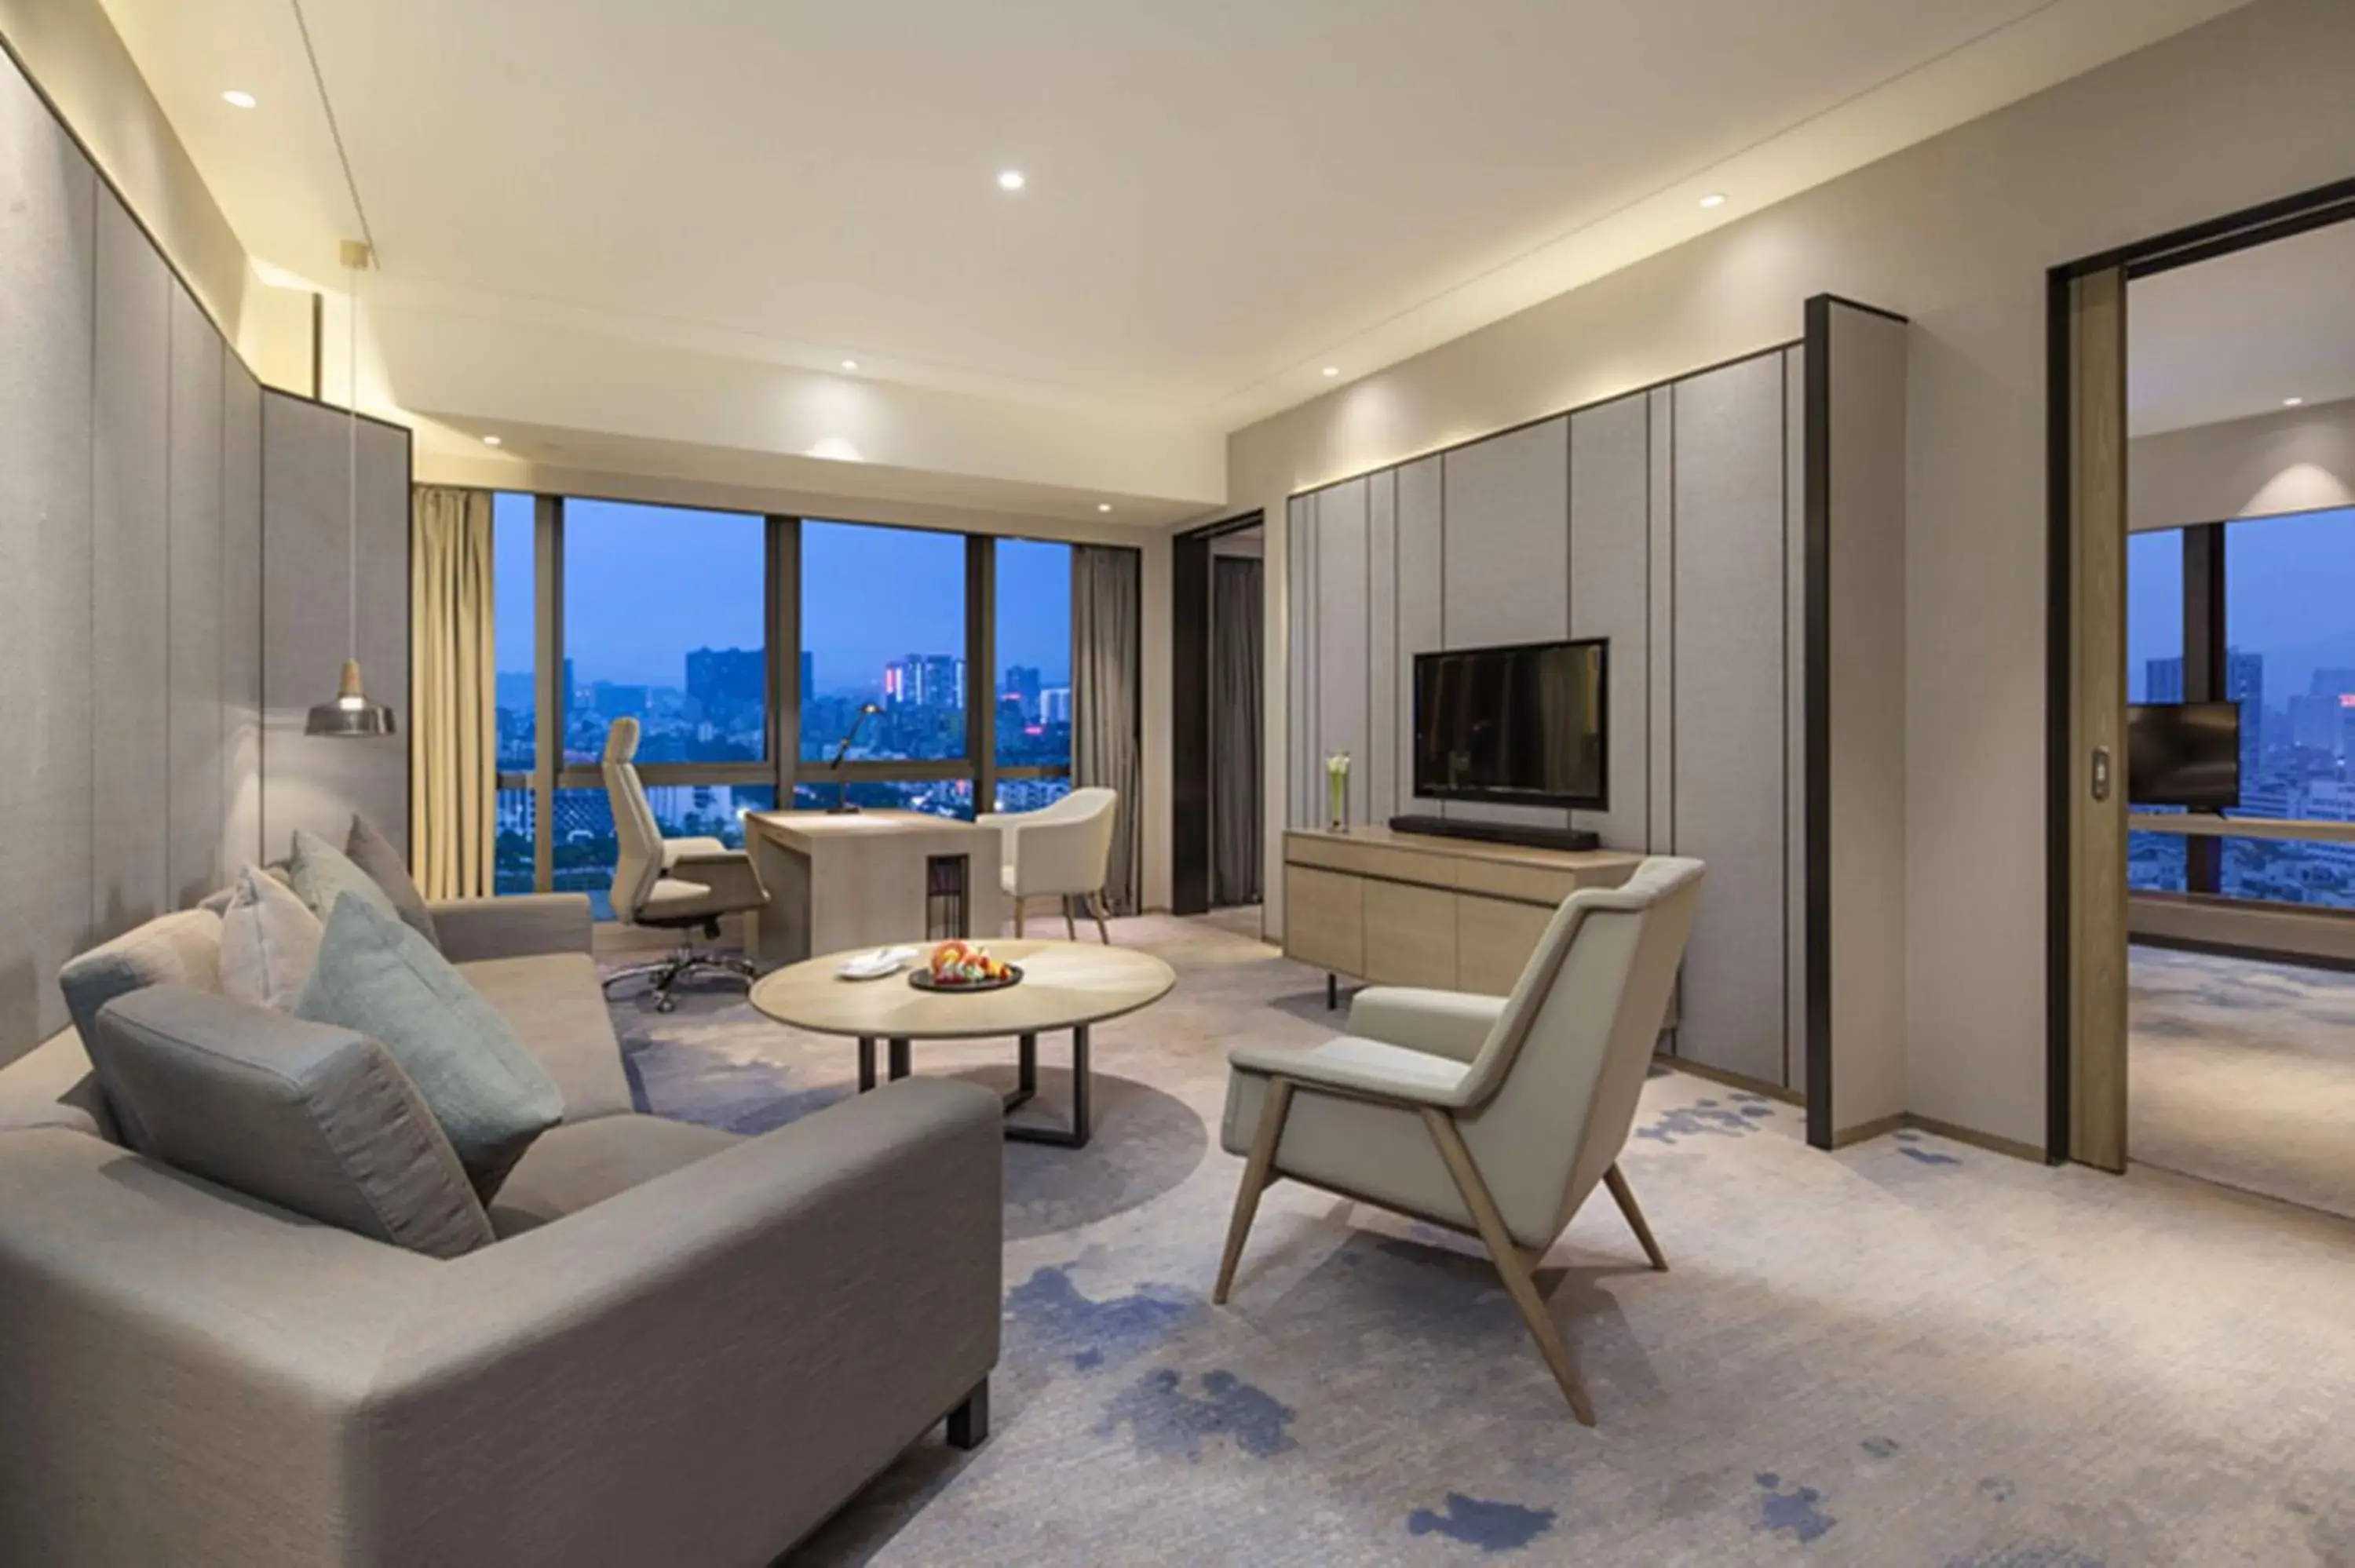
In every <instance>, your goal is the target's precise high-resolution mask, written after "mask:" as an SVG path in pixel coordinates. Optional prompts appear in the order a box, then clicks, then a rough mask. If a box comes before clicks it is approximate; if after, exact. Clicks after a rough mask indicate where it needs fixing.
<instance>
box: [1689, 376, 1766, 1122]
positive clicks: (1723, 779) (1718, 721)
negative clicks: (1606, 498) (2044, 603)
mask: <svg viewBox="0 0 2355 1568" xmlns="http://www.w3.org/2000/svg"><path fill="white" fill-rule="evenodd" d="M1783 378H1784V366H1783V359H1782V356H1781V355H1764V356H1761V357H1758V358H1753V359H1749V360H1744V361H1742V362H1741V363H1739V364H1736V365H1732V366H1726V367H1725V368H1722V369H1720V370H1714V371H1710V372H1709V373H1707V374H1705V375H1702V376H1694V377H1692V378H1690V379H1689V380H1685V381H1680V382H1678V383H1677V385H1676V387H1675V397H1676V408H1675V417H1676V451H1675V457H1674V464H1673V472H1674V476H1675V484H1676V495H1675V510H1676V518H1675V526H1676V537H1675V548H1674V556H1675V562H1676V605H1675V620H1674V626H1675V630H1674V639H1675V643H1676V678H1675V686H1674V690H1675V703H1674V707H1673V722H1674V724H1675V726H1676V743H1675V744H1676V752H1675V761H1674V767H1675V769H1676V772H1675V796H1676V848H1677V850H1678V853H1683V854H1690V855H1698V856H1700V858H1701V859H1702V860H1704V861H1707V862H1708V863H1709V887H1708V891H1707V893H1706V895H1704V896H1703V898H1702V900H1701V910H1700V916H1699V918H1698V919H1697V921H1696V922H1695V925H1694V928H1693V935H1692V942H1691V946H1690V948H1689V954H1688V958H1687V959H1686V965H1685V980H1684V992H1683V1001H1684V1013H1683V1028H1682V1030H1681V1033H1680V1036H1679V1042H1678V1045H1679V1050H1680V1052H1681V1054H1685V1055H1687V1056H1689V1057H1690V1058H1692V1059H1693V1060H1695V1061H1698V1062H1700V1063H1703V1064H1705V1065H1709V1066H1713V1067H1719V1068H1722V1069H1725V1070H1727V1071H1730V1072H1736V1073H1742V1074H1744V1075H1749V1076H1751V1077H1754V1078H1763V1079H1766V1080H1768V1081H1770V1082H1778V1083H1779V1082H1781V1081H1782V1080H1783V1078H1784V1075H1785V1061H1784V1052H1785V1012H1784V988H1783V979H1784V971H1785V948H1784V944H1785V921H1786V916H1787V908H1788V906H1787V902H1786V898H1785V886H1784V867H1785V842H1784V833H1785V821H1786V816H1785V809H1784V807H1785V802H1784V788H1785V777H1786V775H1785V756H1784V749H1783V748H1784V746H1785V734H1784V715H1785V702H1786V700H1785V694H1784V689H1783V681H1784V669H1783V659H1784V646H1785V641H1784V616H1785V575H1784V574H1785V561H1784V555H1783V550H1784V515H1783V513H1784V495H1785V484H1784V474H1783V459H1784V430H1783V418H1784V411H1783V394H1784V384H1783Z"/></svg>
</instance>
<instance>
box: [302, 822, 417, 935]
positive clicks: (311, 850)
mask: <svg viewBox="0 0 2355 1568" xmlns="http://www.w3.org/2000/svg"><path fill="white" fill-rule="evenodd" d="M286 869H287V874H288V875H289V877H290V878H291V879H292V880H293V884H294V891H295V892H297V893H299V894H301V895H303V902H304V903H305V904H307V905H309V906H311V913H312V914H314V915H316V916H318V917H319V918H320V919H322V920H325V919H326V918H327V917H328V916H331V915H333V914H334V913H335V910H336V900H337V899H339V898H341V897H342V896H343V895H345V894H346V893H348V894H351V895H353V896H354V897H356V898H358V899H359V900H360V901H361V902H363V903H365V904H367V905H368V906H370V907H372V908H374V909H376V910H378V911H379V912H380V913H382V914H386V915H389V916H392V917H393V918H394V919H396V920H398V919H399V918H400V910H398V909H395V908H394V907H393V906H392V899H391V897H390V896H389V895H387V894H386V892H385V890H384V889H383V888H381V887H379V886H378V885H377V880H376V878H375V877H373V876H370V875H369V874H368V873H367V872H365V871H362V870H361V869H360V868H359V867H358V866H357V864H355V863H353V861H352V857H351V856H349V855H347V854H346V853H344V852H343V851H341V850H339V849H337V848H336V846H335V845H333V844H331V843H329V842H327V841H326V840H325V839H323V838H321V837H320V836H319V835H318V834H316V833H314V832H305V831H304V830H303V829H301V828H297V829H295V830H294V854H293V858H292V859H291V860H290V861H288V862H287V867H286Z"/></svg>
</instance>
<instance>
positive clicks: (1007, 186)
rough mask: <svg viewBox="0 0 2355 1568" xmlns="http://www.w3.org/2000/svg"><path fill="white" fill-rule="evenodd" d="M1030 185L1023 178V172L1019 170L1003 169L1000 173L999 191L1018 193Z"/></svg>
mask: <svg viewBox="0 0 2355 1568" xmlns="http://www.w3.org/2000/svg"><path fill="white" fill-rule="evenodd" d="M1029 183H1030V182H1029V181H1028V180H1026V179H1024V178H1023V177H1022V171H1021V170H1019V169H1001V170H999V171H998V175H997V188H998V189H999V190H1002V191H1018V190H1020V189H1021V188H1022V187H1023V186H1024V185H1028V184H1029Z"/></svg>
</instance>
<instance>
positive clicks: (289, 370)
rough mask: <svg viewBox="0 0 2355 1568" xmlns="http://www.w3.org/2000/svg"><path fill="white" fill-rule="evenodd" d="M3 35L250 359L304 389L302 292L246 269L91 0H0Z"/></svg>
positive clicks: (305, 311) (225, 223)
mask: <svg viewBox="0 0 2355 1568" xmlns="http://www.w3.org/2000/svg"><path fill="white" fill-rule="evenodd" d="M0 38H5V40H6V41H7V47H8V49H9V52H10V53H12V54H14V55H15V56H16V58H17V61H18V63H19V64H21V65H22V66H23V67H24V69H25V74H26V75H27V76H28V77H30V78H31V79H33V82H34V84H35V85H36V86H37V87H38V88H39V89H40V90H41V91H42V92H43V93H44V94H45V95H47V97H48V100H49V101H50V102H51V103H52V104H54V105H55V106H56V108H57V111H58V112H59V114H60V115H62V116H63V117H64V119H65V122H66V124H67V125H68V126H69V127H70V128H71V130H72V131H73V133H74V134H75V135H76V136H77V137H79V138H80V141H81V143H82V145H83V146H85V147H86V148H88V149H89V151H90V154H91V159H92V161H93V162H95V163H96V164H97V165H98V167H99V171H100V173H101V174H102V175H105V176H106V177H107V179H108V180H110V181H112V184H113V185H114V188H115V189H116V190H118V191H119V192H121V193H122V195H123V202H124V204H125V205H127V206H128V207H130V208H131V210H132V212H133V214H134V215H136V217H138V219H139V221H140V222H141V223H142V224H144V225H145V226H146V228H147V231H148V233H150V234H151V235H153V236H154V237H155V242H156V244H157V246H158V247H159V248H160V249H162V250H163V252H164V255H165V258H166V259H167V260H169V261H170V262H171V263H172V265H173V266H174V267H175V268H176V269H177V270H179V273H180V276H181V277H183V278H185V279H186V281H187V284H188V289H189V291H190V292H191V293H193V294H195V295H196V297H197V302H199V303H201V304H202V305H203V306H204V308H205V312H206V313H207V314H208V315H210V316H211V317H212V319H213V322H214V323H215V324H216V325H217V326H218V327H219V328H220V331H221V335H222V336H223V337H225V338H227V339H229V342H230V343H231V344H235V345H236V347H237V350H238V352H239V354H240V355H241V356H242V357H243V358H244V360H245V362H246V364H247V366H249V367H250V368H251V369H252V371H253V372H254V374H255V375H256V376H260V377H261V379H262V381H264V382H265V383H267V384H268V385H271V386H273V387H284V388H286V389H288V390H290V391H297V392H306V393H307V392H308V391H309V390H310V330H311V323H310V303H309V297H308V296H307V295H305V294H302V293H300V292H298V291H293V290H288V289H278V288H272V287H271V286H270V285H268V284H266V283H264V282H262V281H261V279H260V278H259V277H257V276H255V274H254V271H253V268H252V266H251V264H250V261H249V260H248V259H247V256H246V253H245V247H244V246H243V245H242V244H240V243H239V240H238V238H237V235H236V233H235V232H234V231H233V230H231V229H230V228H229V219H228V218H226V217H222V216H221V210H220V207H219V206H218V204H217V203H215V202H214V200H213V196H212V192H211V191H210V190H208V189H207V188H206V186H205V182H204V179H203V177H202V176H201V175H198V174H197V165H196V164H195V163H194V162H192V161H191V160H190V159H189V157H188V153H187V149H186V148H185V147H183V146H182V145H181V144H180V138H179V134H178V132H175V131H174V130H173V129H172V125H171V122H170V121H168V120H166V119H165V117H164V111H163V108H162V106H161V105H159V104H158V103H157V102H156V101H155V94H154V93H152V92H150V91H149V90H148V89H147V81H146V79H145V78H144V77H143V76H141V75H140V74H139V68H138V67H137V66H135V65H133V63H132V60H131V53H130V51H129V50H128V49H126V48H123V40H122V38H121V37H117V36H116V34H115V31H114V25H113V23H112V22H111V21H109V20H108V19H107V16H106V12H105V10H104V8H103V7H102V6H101V5H100V4H99V0H0Z"/></svg>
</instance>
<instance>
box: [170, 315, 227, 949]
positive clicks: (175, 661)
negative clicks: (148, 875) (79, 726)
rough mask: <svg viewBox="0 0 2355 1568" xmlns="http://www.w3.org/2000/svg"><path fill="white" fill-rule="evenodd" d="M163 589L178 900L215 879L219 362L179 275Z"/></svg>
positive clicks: (218, 817)
mask: <svg viewBox="0 0 2355 1568" xmlns="http://www.w3.org/2000/svg"><path fill="white" fill-rule="evenodd" d="M171 301H172V303H171V340H172V349H171V354H172V360H171V397H170V409H169V418H168V426H169V430H170V444H169V449H168V455H167V462H166V470H167V494H166V498H165V509H166V528H167V541H168V542H167V546H166V551H165V556H166V563H167V569H166V573H165V588H166V593H167V596H168V603H169V607H170V608H169V612H168V618H167V629H166V644H167V647H168V649H169V655H168V664H169V674H168V676H167V690H168V692H169V707H168V710H167V712H166V718H165V725H166V734H165V747H166V754H167V755H168V757H169V758H170V763H169V770H168V772H167V773H166V775H165V779H164V780H163V783H164V789H163V791H162V801H163V805H164V810H165V820H166V822H167V828H168V838H167V841H166V846H165V863H166V868H167V873H166V885H167V889H168V892H169V894H170V898H171V903H172V906H173V907H175V908H179V907H184V906H187V905H190V904H193V903H195V902H196V901H197V899H199V898H202V897H203V896H204V895H206V894H208V893H209V892H211V891H212V890H213V889H214V888H215V887H216V886H218V885H219V883H220V878H221V823H222V818H223V814H224V807H223V803H222V802H223V789H222V778H221V734H222V712H221V643H222V637H221V609H222V605H221V475H222V461H223V460H222V451H221V361H222V359H223V357H224V350H223V347H222V344H221V340H220V334H218V333H216V332H214V331H213V329H212V324H211V323H209V322H208V321H206V320H205V318H204V313H202V312H201V311H199V310H197V302H196V301H195V300H194V299H193V298H192V297H191V296H190V295H189V294H188V292H187V291H186V290H185V289H183V288H181V287H180V286H179V285H178V284H177V283H175V284H174V285H173V287H172V293H171Z"/></svg>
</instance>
